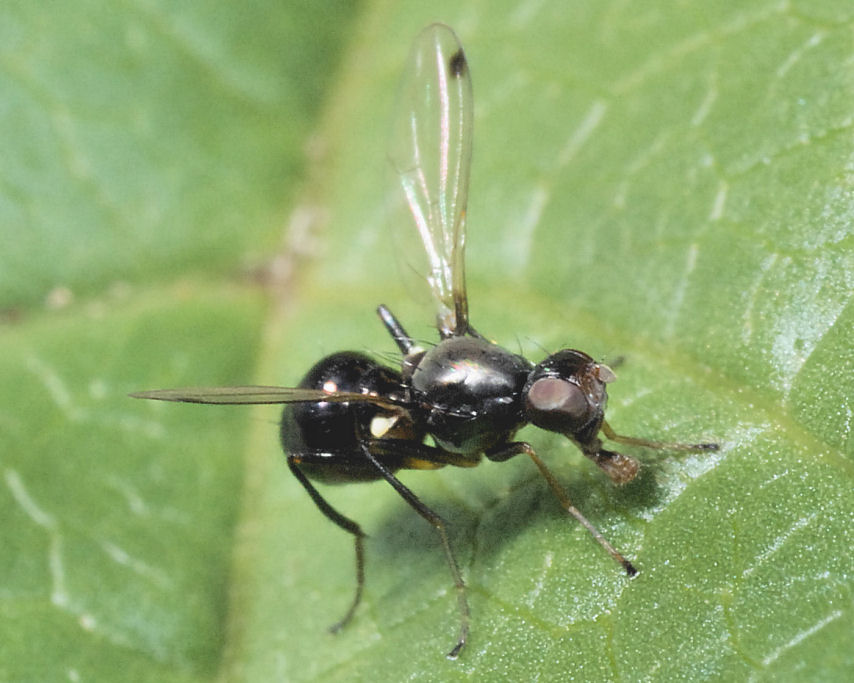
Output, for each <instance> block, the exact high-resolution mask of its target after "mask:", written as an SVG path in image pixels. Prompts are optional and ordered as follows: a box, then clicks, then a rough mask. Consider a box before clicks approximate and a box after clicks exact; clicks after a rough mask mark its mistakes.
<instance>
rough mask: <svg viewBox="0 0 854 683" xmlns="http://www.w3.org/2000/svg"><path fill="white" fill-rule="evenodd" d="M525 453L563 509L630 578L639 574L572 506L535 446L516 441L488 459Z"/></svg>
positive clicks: (503, 459) (499, 460)
mask: <svg viewBox="0 0 854 683" xmlns="http://www.w3.org/2000/svg"><path fill="white" fill-rule="evenodd" d="M522 453H524V454H525V455H527V456H528V457H529V458H531V460H533V461H534V464H535V465H536V466H537V469H538V470H540V474H542V475H543V478H544V479H545V480H546V481H547V482H548V484H549V487H550V488H551V490H552V492H553V493H554V494H555V496H556V497H557V499H558V500H559V501H560V504H561V505H562V506H563V509H564V510H566V511H567V512H568V513H569V514H571V515H572V516H573V517H575V519H576V520H578V523H579V524H581V526H583V527H584V528H585V529H587V531H589V532H590V535H591V536H593V538H594V539H595V540H596V542H597V543H598V544H599V545H601V546H602V547H603V548H604V549H605V550H606V551H607V552H608V554H609V555H610V556H611V557H613V558H614V560H616V561H617V562H619V563H620V565H621V566H622V567H623V569H625V570H626V574H628V575H629V576H634V575H635V574H637V573H638V570H637V569H635V567H634V565H633V564H632V563H631V562H629V561H628V560H627V559H626V558H625V557H623V556H622V554H620V553H619V552H617V550H616V549H615V548H614V546H612V545H611V544H610V543H609V542H608V539H606V538H605V537H604V536H603V535H602V532H601V531H599V529H597V528H596V527H595V526H593V524H592V523H591V522H590V521H589V520H588V519H587V518H586V517H585V516H584V515H583V514H581V511H580V510H579V509H578V508H577V507H575V506H574V505H573V504H572V501H571V500H570V499H569V495H568V494H567V493H566V491H565V490H564V488H563V487H562V486H561V485H560V482H558V480H557V478H556V477H555V476H554V474H552V471H551V470H550V469H549V468H548V467H546V464H545V463H544V462H543V461H542V459H540V456H538V455H537V453H536V452H535V451H534V448H533V446H531V444H529V443H526V442H524V441H514V442H511V443H508V444H505V445H504V446H502V447H501V448H499V449H497V450H495V451H492V452H487V453H486V457H487V458H489V459H490V460H494V461H496V462H504V461H505V460H509V459H510V458H512V457H513V456H514V455H519V454H522Z"/></svg>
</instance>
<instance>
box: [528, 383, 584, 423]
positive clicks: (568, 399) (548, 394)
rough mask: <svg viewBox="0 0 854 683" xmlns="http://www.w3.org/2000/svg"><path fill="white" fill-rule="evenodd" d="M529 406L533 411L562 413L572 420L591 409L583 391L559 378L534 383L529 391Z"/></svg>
mask: <svg viewBox="0 0 854 683" xmlns="http://www.w3.org/2000/svg"><path fill="white" fill-rule="evenodd" d="M528 405H529V406H530V408H531V409H532V410H538V411H543V412H561V413H564V414H566V415H567V416H568V417H570V418H572V419H578V418H581V417H583V416H584V415H585V413H586V412H587V410H588V408H589V406H588V404H587V398H586V397H585V396H584V393H583V392H582V391H581V389H579V388H578V387H577V386H576V385H575V384H573V383H572V382H567V381H566V380H565V379H560V378H558V377H543V378H542V379H538V380H537V381H536V382H534V383H533V384H532V385H531V388H530V389H529V390H528Z"/></svg>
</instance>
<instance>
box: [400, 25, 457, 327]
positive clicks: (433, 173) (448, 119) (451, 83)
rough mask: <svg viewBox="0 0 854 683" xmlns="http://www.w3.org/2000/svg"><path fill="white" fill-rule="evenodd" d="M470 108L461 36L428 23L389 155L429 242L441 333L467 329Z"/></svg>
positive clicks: (408, 75)
mask: <svg viewBox="0 0 854 683" xmlns="http://www.w3.org/2000/svg"><path fill="white" fill-rule="evenodd" d="M472 111H473V104H472V87H471V76H470V75H469V69H468V63H467V62H466V57H465V53H464V52H463V48H462V46H461V45H460V41H459V39H458V38H457V36H456V35H455V34H454V32H453V31H452V30H451V29H450V28H449V27H447V26H445V25H444V24H433V25H431V26H428V27H427V28H426V29H424V30H423V31H422V32H421V33H420V34H419V35H418V37H417V38H416V39H415V44H414V46H413V48H412V54H411V57H410V64H409V67H408V70H407V72H406V75H405V76H404V82H403V85H402V88H401V96H400V112H399V114H398V115H397V118H396V120H395V129H394V137H393V140H392V148H391V151H390V157H391V161H392V163H393V164H394V167H395V170H396V171H397V173H398V174H399V175H400V182H401V185H402V186H403V191H404V194H405V195H406V201H407V203H408V205H409V209H410V211H411V212H412V216H413V218H414V219H415V226H416V228H417V230H418V234H419V236H420V238H421V242H422V244H423V245H424V251H425V252H426V257H427V265H426V269H425V270H426V272H424V273H422V274H423V275H424V276H425V277H426V278H427V281H428V282H429V283H430V288H431V289H432V290H433V296H434V298H435V300H436V304H437V319H438V327H439V333H440V334H441V336H442V338H446V337H450V336H455V335H464V334H466V332H468V330H469V326H468V301H467V298H466V278H465V219H466V201H467V199H468V187H469V169H470V167H471V146H472V125H473V120H472ZM395 229H396V230H401V229H403V228H400V227H395Z"/></svg>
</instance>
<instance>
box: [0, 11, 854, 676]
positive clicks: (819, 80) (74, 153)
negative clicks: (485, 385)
mask: <svg viewBox="0 0 854 683" xmlns="http://www.w3.org/2000/svg"><path fill="white" fill-rule="evenodd" d="M0 13H2V21H0V37H2V40H1V41H0V45H2V48H0V63H2V67H3V73H4V76H5V78H4V79H3V80H2V82H0V89H2V97H0V117H2V122H3V125H2V126H0V138H2V140H3V149H4V152H5V154H4V163H3V182H2V190H3V191H2V193H0V235H2V238H3V244H4V249H3V250H2V253H0V309H2V321H3V322H2V327H0V345H2V347H3V353H2V355H0V359H2V360H0V377H2V386H3V387H4V390H3V391H4V393H5V399H4V400H3V404H2V405H3V408H2V411H0V438H2V449H0V468H2V470H3V472H2V474H3V485H2V486H0V506H2V513H3V514H2V520H3V521H2V523H0V540H2V547H3V548H4V552H3V554H2V559H0V586H2V595H0V612H2V617H3V618H2V619H0V678H3V679H16V680H86V679H92V680H115V679H116V678H117V677H122V678H124V679H130V680H208V679H210V678H213V677H216V676H219V677H221V678H225V679H227V680H265V681H266V680H359V679H367V678H370V679H371V680H377V679H378V678H379V679H387V680H401V679H404V678H406V679H412V680H455V679H463V678H472V677H477V678H478V679H496V680H502V679H507V680H510V679H513V680H518V679H520V678H521V679H531V678H536V677H538V678H541V679H546V680H555V679H560V680H616V679H632V680H672V679H674V678H676V679H696V678H713V677H714V678H725V679H729V680H738V679H750V678H757V679H761V678H781V677H782V678H789V679H791V678H799V677H800V678H804V677H808V678H810V679H812V680H840V679H844V677H845V673H846V672H849V671H850V670H851V668H852V666H854V661H853V660H852V655H851V648H850V647H847V645H849V644H850V641H851V636H850V634H851V633H852V627H854V623H852V621H854V619H852V590H851V588H852V579H851V570H850V568H851V566H852V564H854V563H852V551H851V548H852V534H854V532H852V529H853V528H854V527H853V526H852V521H854V487H852V477H853V476H854V472H852V456H853V455H854V446H852V436H851V414H852V407H851V396H852V395H854V372H852V371H854V358H852V352H851V349H852V329H854V325H852V318H854V313H853V312H852V305H851V292H852V289H853V286H854V261H853V260H852V259H854V257H852V254H854V250H852V246H854V244H852V242H854V239H852V229H851V227H850V226H851V225H852V208H853V207H854V202H852V186H854V180H853V179H852V168H854V165H852V157H854V154H852V152H854V139H853V138H852V137H851V134H850V132H851V127H852V116H851V102H852V101H854V100H852V94H854V92H852V91H854V78H852V76H854V59H852V55H854V49H852V47H854V46H852V35H854V34H852V31H851V27H852V19H854V9H852V8H851V7H850V3H846V2H843V1H842V0H825V1H823V2H820V3H817V2H805V1H804V2H791V3H787V4H780V3H774V2H759V1H757V2H751V3H739V2H735V1H733V2H720V3H715V4H713V5H709V4H707V3H704V4H702V5H696V6H695V5H687V6H675V5H673V4H672V3H664V2H649V3H645V4H644V5H643V6H637V4H635V5H631V6H628V5H624V4H619V3H618V4H603V3H599V2H593V1H589V2H560V3H559V2H541V3H536V2H533V3H523V4H509V3H508V4H505V3H501V2H489V3H476V4H472V5H468V6H465V7H461V6H460V5H459V3H439V4H438V5H437V4H435V3H433V4H431V5H430V7H429V8H427V7H426V6H422V5H421V4H415V3H369V4H364V5H356V4H354V3H343V2H341V3H337V4H329V3H326V4H324V5H323V6H322V7H321V6H319V5H318V6H316V5H315V4H314V3H307V2H306V3H300V4H294V3H290V4H288V5H287V6H282V5H272V4H268V3H263V2H255V3H248V4H247V3H243V4H241V5H239V6H235V7H233V8H230V7H217V8H216V9H215V10H212V9H211V8H210V7H207V6H203V5H199V4H197V5H187V4H186V3H185V4H184V5H182V7H181V8H176V7H172V6H170V5H168V4H166V3H160V4H158V3H155V2H147V3H144V4H143V5H134V6H127V5H120V6H108V5H105V4H103V3H99V2H88V3H87V2H76V3H74V5H73V6H71V5H62V6H60V5H56V4H52V5H49V6H46V5H28V4H24V3H12V4H9V5H7V6H5V7H4V8H3V9H2V10H0ZM433 20H442V21H445V22H447V23H449V24H451V25H453V26H454V27H455V28H456V29H457V31H458V33H459V34H460V36H461V38H462V40H463V43H464V45H465V46H466V48H467V52H468V56H469V61H470V63H471V66H472V72H473V76H474V81H475V102H476V123H475V129H476V133H475V160H474V168H473V176H472V187H471V192H470V210H469V233H470V235H469V242H468V252H467V253H468V273H469V288H470V299H471V307H472V315H473V321H474V324H475V325H476V326H477V327H478V328H479V329H480V330H481V331H483V332H484V333H486V334H488V335H490V336H493V337H495V338H496V339H497V340H498V341H500V342H501V343H503V344H505V345H507V346H509V347H511V348H514V349H516V348H521V349H522V350H523V351H524V352H525V353H526V354H527V355H529V357H532V358H535V359H538V358H540V357H541V356H542V355H543V354H544V349H555V348H559V347H561V346H564V345H569V346H572V347H577V348H582V349H584V350H586V351H587V352H589V353H591V354H592V355H594V356H595V357H597V358H601V359H603V360H605V361H606V362H607V361H608V360H614V359H616V358H618V357H624V358H625V362H624V363H623V365H622V366H621V367H620V368H619V371H618V372H619V376H620V379H619V382H617V383H616V384H614V385H612V387H613V388H612V391H611V404H610V410H609V420H610V421H611V423H612V424H613V425H614V426H615V428H616V429H618V430H619V431H621V432H624V433H630V434H637V435H640V436H649V437H661V438H667V439H673V440H698V439H719V440H720V441H721V442H722V444H723V445H724V448H723V450H722V451H721V453H719V454H714V455H711V456H710V455H702V456H701V455H688V456H684V455H679V454H670V453H644V452H640V451H639V452H637V453H636V454H637V455H638V456H640V457H643V458H644V462H645V463H646V464H647V466H646V467H645V468H644V469H643V471H642V474H641V476H640V477H639V478H638V480H637V481H636V482H633V483H632V484H631V485H629V486H627V487H624V488H622V489H615V488H614V487H613V486H611V485H610V484H609V483H608V482H606V481H603V478H602V477H601V476H600V475H599V473H598V472H595V471H593V469H594V468H593V467H592V466H590V465H589V463H587V462H582V460H583V459H582V458H581V456H580V455H579V454H578V453H577V452H576V451H575V450H574V449H573V448H572V446H571V445H570V444H568V443H564V442H561V441H560V440H559V439H555V438H552V437H550V436H548V435H542V434H539V433H537V432H536V430H526V431H524V432H523V438H526V439H530V440H531V442H532V443H533V444H534V445H535V446H536V447H537V449H538V450H539V451H540V452H541V453H542V454H543V455H544V457H545V458H546V459H547V460H548V461H549V463H550V464H551V465H552V466H553V467H554V469H555V471H556V472H557V473H558V475H559V477H560V478H561V480H562V481H563V482H564V483H565V485H566V486H567V488H568V490H569V492H570V494H571V495H572V496H573V498H574V500H575V502H576V504H577V505H578V506H579V507H581V509H582V510H583V511H584V512H585V513H586V514H587V516H588V517H589V518H590V519H591V520H592V521H593V522H594V523H595V524H596V525H598V526H599V527H600V528H601V529H602V530H603V532H604V533H605V534H606V536H608V538H609V539H610V540H611V541H612V542H613V543H614V544H615V545H616V546H617V547H618V548H620V549H621V550H622V551H623V552H625V553H626V554H627V555H628V556H629V557H631V558H632V559H633V561H634V562H635V563H636V564H637V565H638V567H639V568H640V570H641V573H640V575H639V576H638V577H637V578H635V579H634V580H632V581H628V580H627V579H625V577H624V576H623V575H621V573H620V569H619V567H617V566H616V565H615V564H614V563H613V562H612V561H611V560H610V559H609V558H608V557H607V556H606V555H605V554H604V553H602V552H601V550H600V549H599V548H597V547H596V546H595V544H593V543H592V542H591V541H590V539H589V537H588V536H587V534H586V533H585V532H584V531H583V530H581V529H579V528H578V527H577V525H575V524H573V523H572V521H571V520H569V519H567V518H566V516H565V515H564V514H563V513H562V512H561V510H560V509H559V507H558V505H557V503H556V502H555V501H554V499H553V498H552V496H551V494H550V493H549V491H548V489H547V486H546V484H545V482H543V481H542V480H541V479H540V478H539V477H538V476H537V474H536V472H535V471H532V470H533V467H532V466H531V465H530V463H528V462H523V461H519V462H513V461H511V462H508V463H506V464H501V465H498V464H485V465H483V466H482V467H479V468H476V469H474V470H455V471H451V470H448V471H443V472H439V473H405V474H404V475H403V478H404V480H405V481H406V483H407V484H408V485H410V486H412V487H413V488H414V489H415V490H416V491H417V492H418V493H419V495H420V496H421V497H422V498H423V499H424V500H425V501H426V502H427V503H428V504H430V505H431V506H433V507H434V508H435V509H436V510H437V511H438V512H440V514H442V515H443V516H444V517H445V518H447V519H448V520H449V521H450V523H451V527H452V534H453V538H452V541H453V543H454V546H455V548H456V550H457V553H458V556H459V559H460V560H461V563H462V565H463V570H464V573H465V576H466V578H467V580H468V582H469V587H470V594H471V596H470V597H471V602H472V611H473V619H472V628H473V632H472V638H471V643H470V647H469V649H468V650H467V651H466V652H465V654H464V655H463V657H462V658H461V659H460V660H459V661H457V662H448V661H446V660H445V659H444V656H443V654H444V652H446V651H447V650H448V649H449V647H450V645H451V644H452V642H453V638H454V634H455V629H456V618H457V617H456V613H455V604H454V599H453V595H452V590H451V586H450V579H449V576H448V573H447V569H446V567H445V566H444V562H443V559H442V556H441V551H440V547H439V544H438V542H437V539H436V538H434V533H433V531H432V529H430V528H429V527H428V526H427V525H426V524H424V522H423V520H421V519H420V518H418V517H417V516H416V515H414V513H412V512H411V510H409V509H408V508H407V507H406V505H405V504H404V503H403V502H402V501H400V500H399V499H398V498H397V497H396V496H395V494H394V492H393V491H391V490H387V488H388V487H383V486H382V485H380V484H373V485H363V486H350V487H342V488H339V489H334V490H329V497H330V499H331V500H332V501H333V503H334V504H335V505H336V506H338V507H339V508H340V509H341V510H342V511H345V512H347V513H348V514H351V515H352V516H354V517H355V518H356V519H358V520H359V521H360V523H361V524H362V525H363V526H364V528H365V529H366V530H367V531H368V533H369V534H370V539H369V541H368V548H367V550H368V584H367V591H366V597H365V603H364V605H363V606H362V609H361V610H360V611H359V613H358V614H357V616H356V618H355V620H354V621H353V623H352V624H351V625H350V627H349V628H348V629H346V630H345V631H344V632H342V633H341V634H339V635H338V636H336V637H332V636H330V635H328V634H327V633H326V632H325V627H326V626H328V625H329V624H331V623H332V622H334V621H335V620H336V619H337V618H338V617H339V616H340V614H341V612H342V611H343V609H344V608H345V607H346V605H347V603H348V600H349V599H350V597H351V593H352V589H353V585H352V584H353V576H352V573H353V568H352V557H351V553H352V549H351V542H350V540H349V539H348V538H346V536H345V534H343V533H341V532H340V531H339V530H337V529H335V528H334V527H333V526H332V525H330V524H329V523H328V522H326V520H324V519H323V518H322V517H321V515H320V514H319V513H318V512H317V511H316V510H315V509H314V507H313V505H312V503H311V501H310V500H308V498H307V497H306V496H305V495H304V492H303V491H302V490H301V489H300V488H299V486H298V484H297V482H294V481H292V480H290V479H289V477H288V475H287V471H286V468H285V467H284V465H283V462H282V458H281V455H280V453H279V452H278V447H277V443H276V428H275V421H276V418H277V415H276V412H277V411H276V410H275V409H258V410H249V409H246V410H243V409H239V408H210V407H200V406H175V405H168V404H153V403H152V404H148V403H134V402H132V401H130V400H129V399H126V398H125V394H126V393H127V392H128V391H132V390H135V389H143V388H158V387H168V386H178V385H187V384H195V385H216V384H229V383H231V384H234V383H245V382H249V381H259V382H264V383H281V384H292V383H295V382H296V381H298V380H299V378H300V376H301V374H302V373H303V372H304V371H305V369H306V368H307V367H309V366H310V365H311V363H312V362H314V361H315V360H317V359H318V358H320V357H321V356H322V355H323V354H324V353H327V352H331V351H335V350H339V349H344V348H353V349H357V350H369V351H374V352H378V353H380V354H387V353H388V352H390V351H391V350H392V346H391V345H390V344H389V340H388V339H387V336H386V335H385V334H384V332H383V330H382V329H381V327H380V325H379V324H378V323H377V321H376V320H375V318H374V316H373V312H372V311H373V308H374V306H375V305H376V304H377V303H379V302H384V303H387V304H389V305H390V306H391V307H392V308H393V310H395V311H396V312H397V313H398V314H399V315H400V316H401V318H402V320H403V321H404V322H405V324H407V325H408V326H409V327H410V331H411V332H413V333H414V334H415V335H416V336H418V337H423V338H426V339H431V338H432V333H431V330H430V328H429V317H428V316H425V315H424V314H423V312H422V311H420V310H419V309H417V307H414V306H413V305H412V304H411V303H410V302H409V300H408V299H407V298H406V295H405V292H404V291H403V288H402V287H399V286H397V273H396V266H395V257H394V255H393V254H392V252H391V249H390V246H389V240H387V239H386V234H387V233H386V232H385V230H386V228H387V227H388V226H387V224H388V223H389V222H390V217H389V215H388V210H387V207H388V205H389V199H390V197H392V196H393V194H394V193H395V192H396V191H397V190H396V188H395V187H394V179H393V178H389V177H388V176H389V173H388V169H387V168H386V160H385V146H386V138H387V130H388V127H389V121H390V116H391V111H392V105H393V100H394V94H395V88H396V83H397V81H398V79H399V77H400V73H401V70H402V69H403V67H404V64H405V61H406V54H407V51H408V48H409V45H410V43H411V41H412V38H413V37H414V36H415V34H416V33H417V31H418V30H420V28H421V27H422V26H423V25H425V24H427V23H429V22H430V21H433Z"/></svg>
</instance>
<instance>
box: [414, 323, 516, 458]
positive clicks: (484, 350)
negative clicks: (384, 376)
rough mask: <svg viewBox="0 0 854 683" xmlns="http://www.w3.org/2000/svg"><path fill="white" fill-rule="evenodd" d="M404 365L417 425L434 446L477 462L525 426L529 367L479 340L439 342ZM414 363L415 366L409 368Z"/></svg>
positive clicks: (450, 338) (452, 338) (502, 350)
mask: <svg viewBox="0 0 854 683" xmlns="http://www.w3.org/2000/svg"><path fill="white" fill-rule="evenodd" d="M409 362H410V365H409V366H408V365H407V361H406V360H405V361H404V372H405V373H406V368H407V367H412V368H413V369H412V370H411V377H410V378H409V379H408V384H409V398H410V400H411V402H412V403H413V404H414V406H415V408H414V411H413V412H414V415H415V417H416V420H417V421H418V424H419V425H420V426H421V427H422V428H423V430H424V431H425V432H427V433H428V434H430V436H432V437H433V439H434V441H435V442H436V445H437V446H438V447H439V448H442V449H444V450H446V451H449V452H451V453H459V454H462V455H469V456H472V458H473V459H478V458H479V456H480V454H481V453H483V452H484V451H489V450H491V449H493V448H495V447H496V446H498V445H500V444H503V443H505V442H507V441H509V440H510V439H511V438H512V437H513V435H514V434H515V433H516V431H517V430H518V429H519V428H520V427H521V426H522V425H523V424H524V423H525V421H526V419H525V415H524V401H523V397H522V390H523V388H524V386H525V384H526V382H527V381H528V376H529V373H530V372H531V369H532V368H533V364H532V363H530V362H529V361H528V360H526V359H525V358H523V357H522V356H519V355H516V354H514V353H511V352H509V351H507V350H506V349H503V348H501V347H500V346H498V345H496V344H493V343H491V342H489V341H487V340H486V339H483V338H482V337H473V336H459V337H449V338H447V339H443V340H442V341H440V342H439V343H438V344H437V345H436V346H434V347H432V348H430V349H429V350H428V351H427V352H426V353H424V354H423V355H421V354H419V355H418V356H416V357H415V358H414V359H411V360H410V361H409ZM413 363H414V366H413V365H412V364H413Z"/></svg>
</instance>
